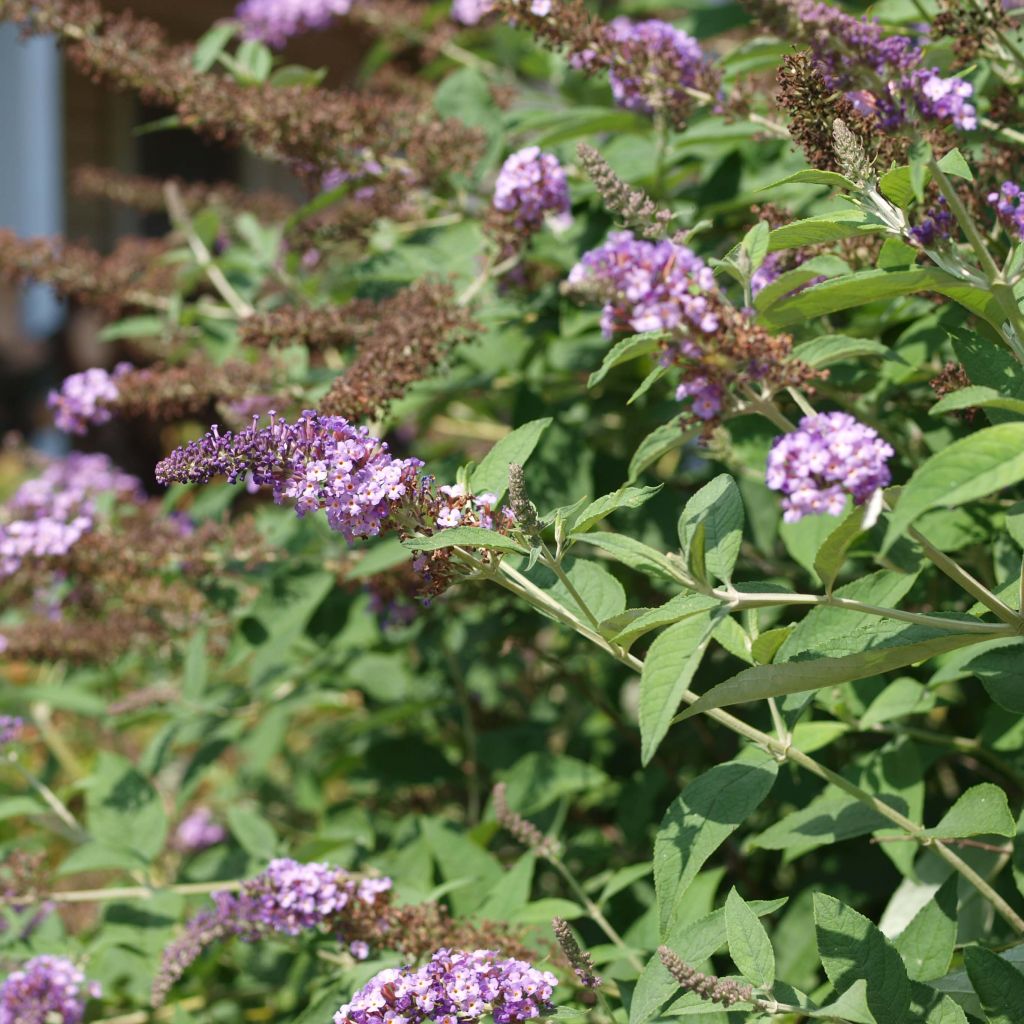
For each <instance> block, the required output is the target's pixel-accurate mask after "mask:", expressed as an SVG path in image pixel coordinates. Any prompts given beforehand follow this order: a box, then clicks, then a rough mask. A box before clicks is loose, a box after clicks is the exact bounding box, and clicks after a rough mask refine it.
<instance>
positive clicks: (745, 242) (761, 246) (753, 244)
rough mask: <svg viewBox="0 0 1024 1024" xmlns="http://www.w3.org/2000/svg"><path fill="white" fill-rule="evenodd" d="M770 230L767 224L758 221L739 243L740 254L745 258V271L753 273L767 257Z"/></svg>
mask: <svg viewBox="0 0 1024 1024" xmlns="http://www.w3.org/2000/svg"><path fill="white" fill-rule="evenodd" d="M770 232H771V229H770V228H769V227H768V222H767V221H763V220H759V221H758V222H757V223H756V224H755V225H754V226H753V227H752V228H751V229H750V230H749V231H748V232H747V233H746V234H745V235H744V236H743V239H742V240H741V241H740V252H741V253H744V254H745V256H746V258H747V270H748V271H749V273H751V274H752V273H754V272H755V271H756V270H757V269H758V268H759V267H760V266H761V264H762V263H764V258H765V256H767V255H768V235H769V234H770Z"/></svg>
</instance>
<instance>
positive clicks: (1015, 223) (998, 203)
mask: <svg viewBox="0 0 1024 1024" xmlns="http://www.w3.org/2000/svg"><path fill="white" fill-rule="evenodd" d="M985 198H986V200H987V201H988V202H989V203H991V204H992V206H993V207H995V211H996V216H997V217H998V218H999V221H1000V223H1001V224H1002V225H1003V227H1005V228H1006V230H1007V231H1009V232H1010V234H1011V235H1013V236H1014V237H1015V238H1018V239H1019V238H1024V200H1022V192H1021V187H1020V185H1018V184H1016V183H1015V182H1012V181H1004V182H1003V183H1002V185H1000V186H999V191H998V192H989V194H988V195H987V196H986V197H985Z"/></svg>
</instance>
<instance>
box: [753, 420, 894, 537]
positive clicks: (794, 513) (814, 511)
mask: <svg viewBox="0 0 1024 1024" xmlns="http://www.w3.org/2000/svg"><path fill="white" fill-rule="evenodd" d="M893 454H894V452H893V449H892V446H891V445H889V444H888V443H886V442H885V441H883V440H882V439H881V438H880V437H879V436H878V433H877V432H876V431H874V430H872V429H871V427H868V426H865V425H864V424H863V423H861V422H859V421H858V420H856V419H854V417H853V416H851V415H850V414H849V413H845V412H825V413H816V414H815V415H813V416H805V417H804V418H803V419H802V420H800V427H799V429H798V430H794V431H793V432H792V433H789V434H783V435H782V436H781V437H779V438H777V439H776V440H775V443H774V444H773V445H772V449H771V451H770V452H769V453H768V471H767V475H766V482H767V484H768V486H769V487H770V488H771V489H772V490H773V491H781V492H782V493H783V495H784V497H783V499H782V508H783V513H784V515H783V518H784V519H785V520H786V522H787V523H795V522H796V521H797V520H799V519H802V518H803V517H804V516H807V515H820V514H822V513H823V512H827V513H828V514H829V515H833V516H838V515H842V513H843V509H844V507H845V505H846V496H847V495H848V494H849V495H852V497H853V500H854V502H856V503H857V504H861V503H863V502H865V501H867V499H868V498H869V497H870V496H871V495H872V494H873V493H874V492H875V491H876V490H877V489H878V488H879V487H886V486H887V485H888V484H889V482H890V481H891V479H892V477H891V475H890V473H889V467H888V466H887V465H886V463H887V462H888V460H889V459H890V458H891V457H892V456H893Z"/></svg>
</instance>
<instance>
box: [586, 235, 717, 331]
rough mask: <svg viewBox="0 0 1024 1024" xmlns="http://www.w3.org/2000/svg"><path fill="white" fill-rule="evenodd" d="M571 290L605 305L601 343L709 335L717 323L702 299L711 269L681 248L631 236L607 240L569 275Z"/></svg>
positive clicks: (711, 284) (710, 288)
mask: <svg viewBox="0 0 1024 1024" xmlns="http://www.w3.org/2000/svg"><path fill="white" fill-rule="evenodd" d="M568 283H569V285H570V287H571V288H572V289H573V290H575V291H578V292H580V293H581V294H585V295H589V296H592V297H593V298H596V299H599V300H603V301H604V310H603V311H602V314H601V329H602V330H603V332H604V335H605V337H606V338H611V337H612V336H614V335H615V334H617V333H621V332H625V331H637V332H639V331H659V330H677V329H685V330H688V331H692V332H693V333H696V334H711V333H713V332H714V331H715V330H717V329H718V317H717V316H716V315H715V314H714V312H713V311H712V310H711V308H710V305H709V303H708V300H707V299H706V298H705V296H704V295H703V294H702V293H705V292H710V291H713V290H714V287H715V280H714V274H713V273H712V271H711V268H710V267H708V266H707V265H706V264H705V263H704V261H703V260H701V259H700V258H699V257H698V256H696V255H695V254H694V253H693V252H692V251H691V250H690V249H688V248H686V246H684V245H677V244H676V243H675V242H670V241H661V242H648V241H645V240H642V239H638V238H635V237H634V236H633V233H632V232H631V231H618V232H614V233H612V234H611V235H609V236H608V241H607V242H605V243H604V245H601V246H599V247H598V248H596V249H592V250H591V251H590V252H587V253H584V255H583V257H582V259H581V260H580V261H579V263H577V264H576V266H575V267H573V268H572V271H571V272H570V273H569V282H568Z"/></svg>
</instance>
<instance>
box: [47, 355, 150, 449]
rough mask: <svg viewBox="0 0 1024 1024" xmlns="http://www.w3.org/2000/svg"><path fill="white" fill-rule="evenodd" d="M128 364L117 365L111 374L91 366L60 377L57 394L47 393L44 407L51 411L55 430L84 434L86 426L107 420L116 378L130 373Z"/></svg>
mask: <svg viewBox="0 0 1024 1024" xmlns="http://www.w3.org/2000/svg"><path fill="white" fill-rule="evenodd" d="M132 369H133V367H132V365H131V363H118V364H117V366H115V367H114V372H113V373H109V372H108V371H107V370H103V369H101V368H100V367H93V368H92V369H91V370H85V371H83V372H82V373H73V374H71V376H70V377H65V378H64V383H63V384H61V386H60V390H59V391H51V392H50V395H49V398H48V399H47V401H46V404H47V405H48V406H49V407H50V408H51V409H52V410H53V421H54V423H55V424H56V426H57V429H58V430H63V431H64V432H65V433H68V434H84V433H85V432H86V430H87V429H88V427H89V426H90V424H92V425H94V426H98V425H99V424H101V423H109V422H110V420H111V416H112V414H111V412H110V405H111V404H112V403H114V402H116V401H117V399H118V394H119V393H118V390H117V378H118V377H121V376H123V375H124V374H125V373H128V372H129V371H130V370H132Z"/></svg>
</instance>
